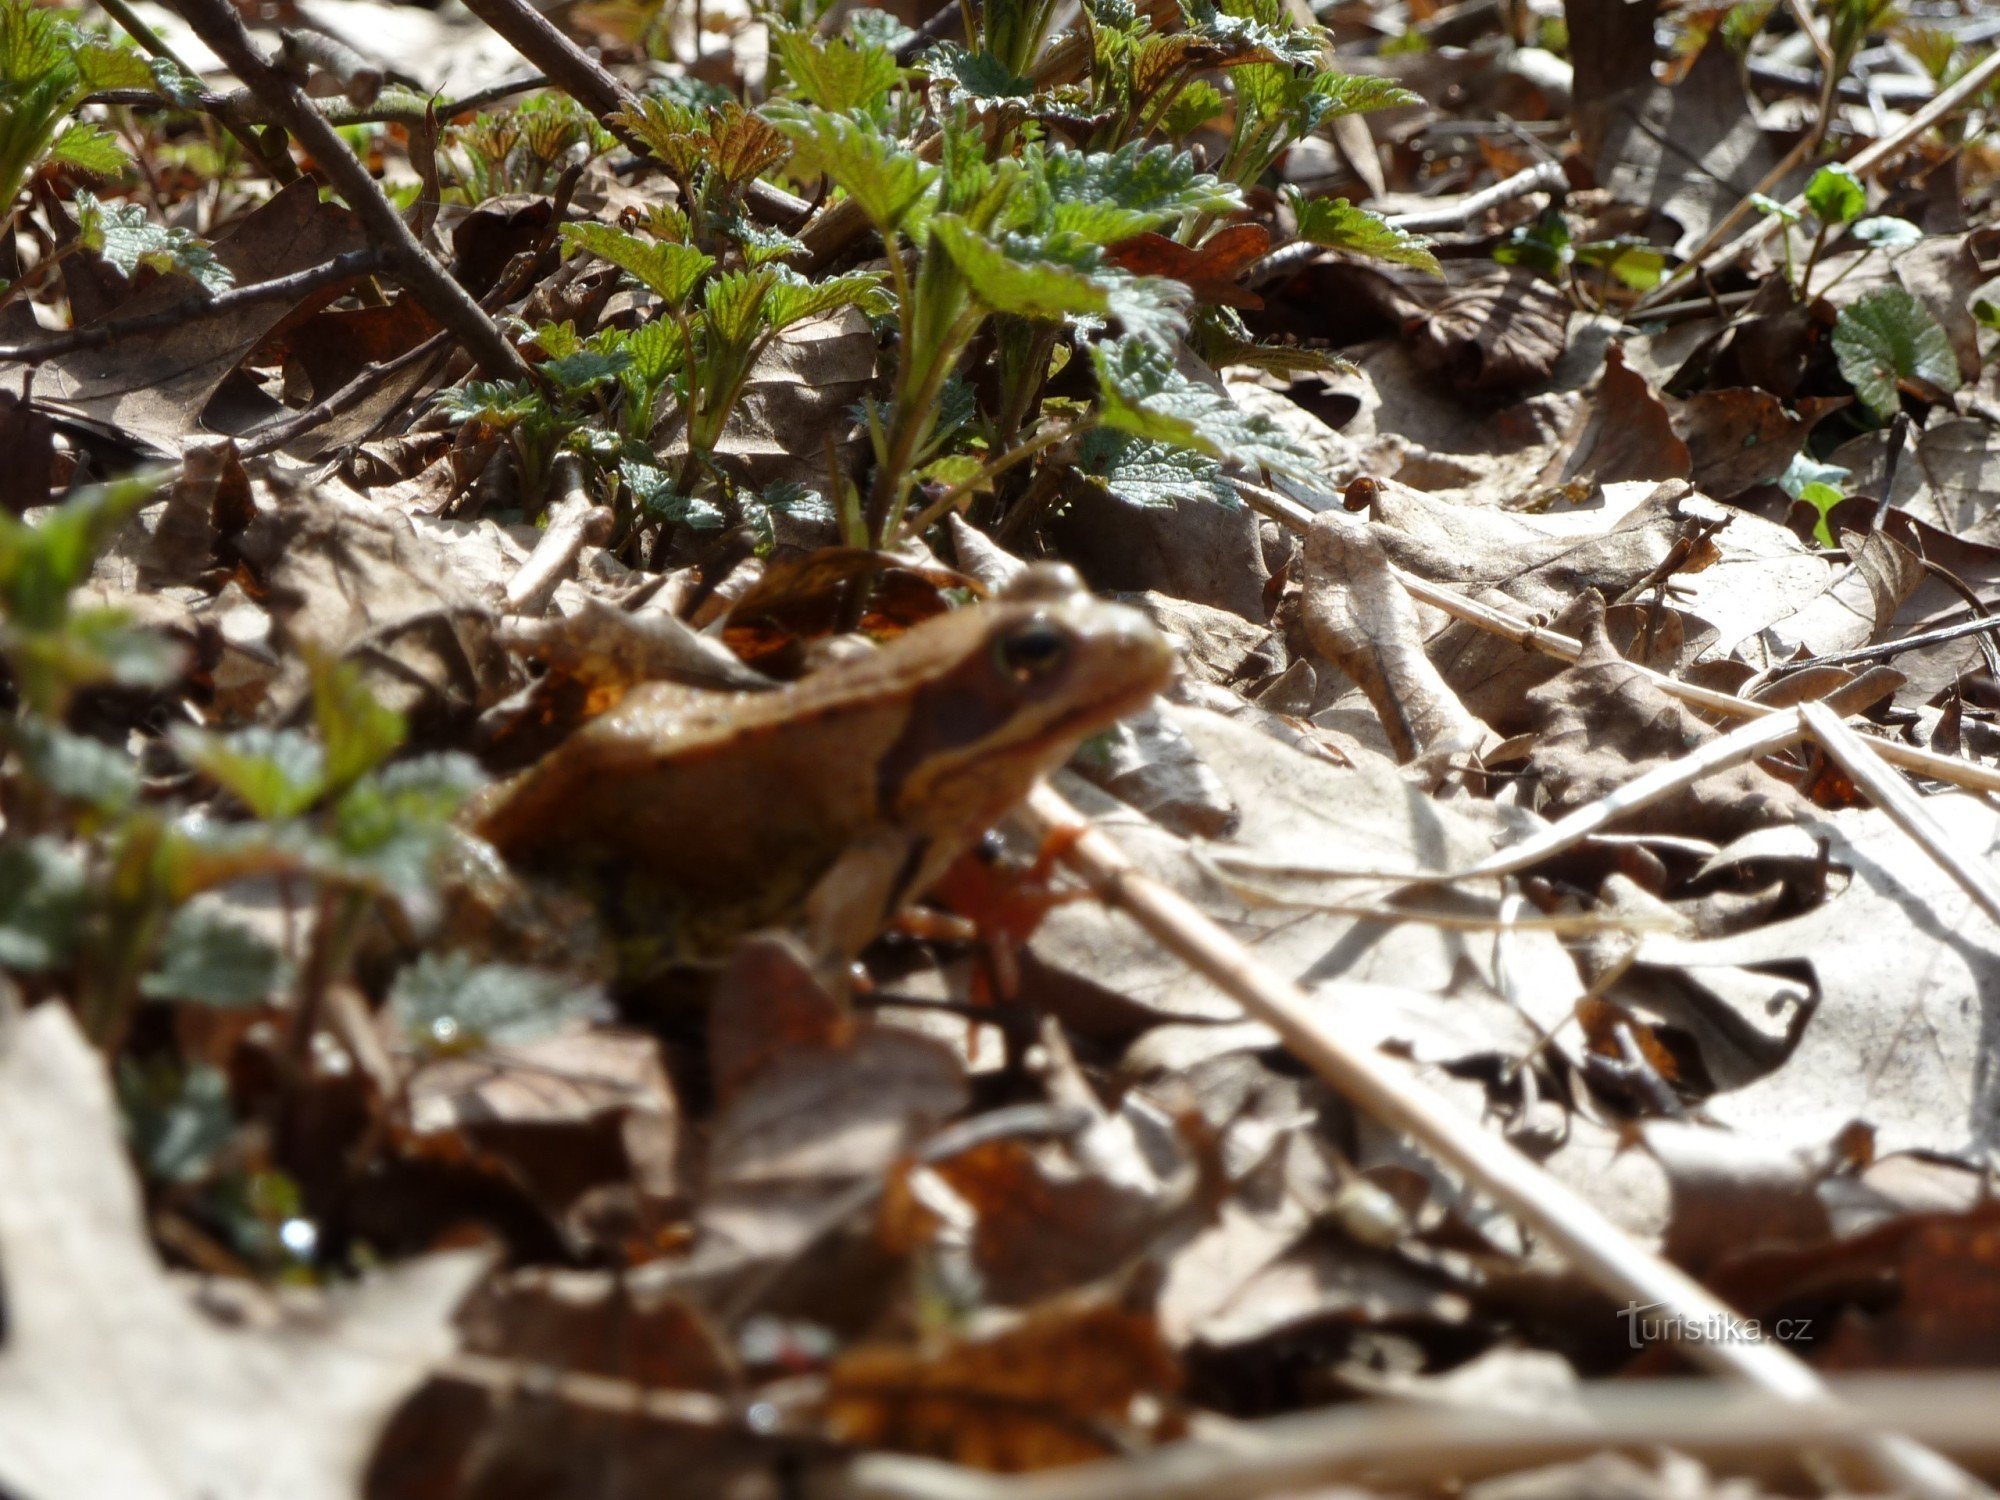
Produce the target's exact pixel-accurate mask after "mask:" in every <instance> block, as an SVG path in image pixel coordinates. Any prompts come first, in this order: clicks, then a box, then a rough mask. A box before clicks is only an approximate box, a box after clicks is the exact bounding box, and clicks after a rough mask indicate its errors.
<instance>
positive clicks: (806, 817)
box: [466, 568, 1174, 958]
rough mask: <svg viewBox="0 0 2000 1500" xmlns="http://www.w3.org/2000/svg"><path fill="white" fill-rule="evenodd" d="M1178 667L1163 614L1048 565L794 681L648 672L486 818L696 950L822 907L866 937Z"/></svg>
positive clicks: (493, 795)
mask: <svg viewBox="0 0 2000 1500" xmlns="http://www.w3.org/2000/svg"><path fill="white" fill-rule="evenodd" d="M1173 670H1174V653H1173V651H1172V649H1171V648H1170V647H1169V645H1168V643H1167V640H1166V638H1165V637H1163V636H1162V635H1161V634H1160V632H1159V631H1158V630H1156V629H1155V628H1154V627H1153V625H1152V624H1151V623H1150V622H1149V621H1148V620H1147V619H1146V618H1145V617H1144V616H1143V615H1141V614H1139V613H1138V612H1137V611H1136V610H1133V609H1129V608H1127V607H1125V606H1123V605H1118V604H1112V603H1109V602H1107V601H1104V600H1101V599H1097V598H1095V597H1093V596H1092V595H1090V594H1089V593H1087V592H1085V591H1084V590H1083V588H1082V586H1081V584H1080V583H1079V581H1078V580H1077V578H1076V575H1075V574H1074V573H1072V572H1071V571H1070V570H1069V569H1067V568H1033V569H1030V570H1029V571H1028V572H1027V573H1026V574H1024V575H1023V576H1022V577H1021V578H1020V579H1019V580H1018V581H1017V582H1016V584H1015V585H1014V586H1012V587H1011V588H1009V589H1008V591H1007V592H1006V593H1005V594H1003V595H1002V596H1001V597H999V598H997V599H995V600H993V601H991V602H988V603H984V604H978V605H974V606H971V607H968V608H965V609H960V610H954V611H952V612H950V613H948V614H945V615H941V616H938V617H937V618H934V619H931V620H927V621H925V622H924V623H923V624H921V625H918V626H916V627H914V628H913V629H911V630H910V631H909V632H908V633H907V634H905V635H903V636H901V637H900V638H898V639H897V640H895V641H893V642H891V643H889V644H888V645H885V646H883V647H881V648H880V649H879V650H876V651H873V652H871V653H869V654H868V655H866V656H865V657H863V658H860V659H858V660H853V661H848V662H843V663H840V664H838V665H835V666H831V667H827V668H824V669H822V670H820V671H818V672H816V673H814V674H813V675H811V676H810V677H807V678H806V679H804V680H803V681H800V682H797V683H794V684H791V685H790V686H787V687H784V688H781V689H778V690H776V691H774V692H769V693H750V694H734V695H715V694H699V695H690V694H689V693H688V692H687V691H686V690H685V689H681V688H677V687H673V686H670V685H667V684H657V683H655V684H646V685H643V686H640V687H638V688H635V689H633V690H632V691H631V692H630V693H629V694H627V696H626V697H625V698H624V699H623V700H622V701H621V702H620V703H619V704H618V705H617V706H616V707H615V708H613V709H611V710H610V711H609V712H607V713H605V714H604V715H602V716H601V717H599V718H597V719H594V720H592V721H591V722H590V723H588V724H586V725H585V726H584V727H583V728H582V729H580V730H578V731H577V732H576V733H575V734H573V735H571V736H570V737H569V738H568V739H567V740H565V741H564V742H563V743H562V744H561V745H559V746H558V747H557V748H556V749H555V750H553V751H551V752H550V753H549V754H548V755H546V756H544V757H543V758H542V759H541V760H540V761H538V762H537V763H536V764H535V765H533V766H532V767H530V768H529V769H528V770H526V771H525V772H523V773H521V774H520V775H518V776H516V777H514V778H513V779H511V780H509V781H506V782H503V783H501V784H500V785H498V786H496V787H494V788H492V789H490V790H489V791H488V792H487V793H486V794H485V795H483V796H482V797H481V798H480V799H479V800H478V801H477V802H475V804H474V805H473V806H472V807H471V808H469V809H468V811H467V815H466V821H467V824H468V826H469V827H470V828H471V830H472V831H473V832H475V833H476V834H478V835H479V836H480V837H482V838H483V839H485V840H486V841H488V842H489V843H490V844H492V845H493V846H494V847H495V848H496V849H498V850H499V852H500V853H501V854H502V855H503V856H504V857H505V858H506V859H507V861H508V862H509V863H510V864H511V865H512V866H514V867H515V868H516V869H518V870H521V871H524V872H528V873H531V874H535V875H546V876H553V877H557V878H559V879H561V880H562V881H563V883H564V884H565V885H567V886H569V887H570V888H571V889H572V890H588V891H590V892H592V893H593V894H594V896H595V898H596V899H597V900H598V901H599V902H600V903H602V904H603V905H604V906H605V908H606V915H607V916H608V917H609V919H610V924H611V925H612V926H613V927H614V928H615V929H619V930H620V931H621V932H622V933H625V934H631V933H632V932H634V931H635V929H638V930H645V929H650V932H649V936H651V937H652V938H654V939H656V940H657V941H658V943H659V944H660V946H661V947H662V948H664V949H666V950H668V951H671V952H672V953H673V954H675V955H676V956H686V957H702V956H715V955H718V954H719V953H720V952H721V951H722V950H723V949H725V948H726V947H727V946H728V944H729V942H730V941H731V940H732V939H734V938H735V937H738V936H740V935H742V934H743V933H745V932H747V931H750V930H752V929H754V928H759V927H768V926H774V925H791V924H793V923H795V922H799V921H800V920H801V918H802V923H803V927H804V929H805V933H806V936H807V940H808V942H809V944H810V945H811V947H812V948H813V949H814V950H815V951H817V952H818V953H820V954H821V955H823V956H825V957H828V958H842V957H849V956H852V955H853V954H855V953H857V952H858V951H859V950H860V949H861V948H862V947H863V946H864V945H865V944H866V943H867V942H868V941H869V940H870V939H872V938H873V937H875V936H876V935H877V934H878V933H879V932H880V931H881V930H882V928H883V926H884V925H885V924H886V923H887V922H888V920H889V919H890V918H891V917H892V916H893V915H894V914H895V913H896V911H897V910H898V909H899V908H900V907H902V906H903V905H904V904H906V903H907V902H910V901H912V900H914V899H915V898H917V897H919V896H921V895H922V894H923V893H924V892H925V891H926V890H927V889H928V888H929V887H930V886H931V885H932V884H933V883H934V882H935V881H936V880H937V879H938V877H939V876H940V875H942V874H943V872H944V871H945V869H946V868H947V867H948V866H950V864H951V863H952V862H953V861H954V860H955V859H957V858H958V857H959V855H961V854H963V853H964V852H965V851H966V850H968V849H969V848H971V847H972V846H973V845H974V844H975V843H976V842H977V841H978V840H979V838H980V837H981V835H983V834H984V833H985V831H986V830H987V829H988V828H990V827H991V826H992V825H993V823H994V822H995V821H996V820H998V819H999V818H1000V817H1001V815H1002V814H1004V813H1005V812H1006V811H1007V810H1008V808H1009V807H1011V806H1012V805H1013V804H1014V803H1016V802H1018V801H1019V800H1020V799H1021V798H1022V797H1023V796H1024V795H1026V793H1027V792H1028V791H1029V789H1030V788H1031V787H1032V786H1033V785H1034V783H1035V781H1036V780H1037V779H1039V778H1040V777H1042V776H1044V775H1046V774H1047V773H1048V772H1049V771H1051V770H1053V769H1054V768H1055V767H1057V766H1059V765H1061V764H1062V762H1063V761H1064V760H1066V759H1067V758H1068V757H1069V755H1070V753H1071V752H1072V751H1073V750H1074V749H1075V748H1076V746H1077V744H1078V742H1079V741H1081V740H1083V739H1085V738H1087V737H1088V736H1090V735H1092V734H1095V733H1097V732H1098V731H1100V730H1102V729H1105V728H1107V727H1109V726H1110V725H1111V724H1112V723H1114V722H1115V721H1116V720H1118V719H1119V718H1121V717H1123V716H1124V715H1126V714H1128V713H1131V712H1133V711H1134V710H1135V709H1138V708H1140V707H1142V706H1143V705H1144V704H1145V703H1146V702H1147V701H1148V700H1149V699H1150V698H1151V697H1152V696H1153V694H1154V693H1155V692H1157V691H1158V690H1159V689H1160V688H1161V687H1162V686H1163V685H1164V684H1165V683H1166V682H1167V680H1168V678H1169V677H1170V676H1171V675H1172V673H1173ZM662 929H671V930H662Z"/></svg>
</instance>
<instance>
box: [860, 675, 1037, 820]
mask: <svg viewBox="0 0 2000 1500" xmlns="http://www.w3.org/2000/svg"><path fill="white" fill-rule="evenodd" d="M1023 696H1024V694H1023V691H1022V689H1021V686H1020V685H1019V684H1017V683H1014V682H1010V681H1008V680H1006V679H1005V678H1003V677H1001V676H1000V675H999V674H998V673H997V672H995V671H994V670H993V668H992V666H991V665H990V664H989V662H988V660H987V656H986V653H985V652H979V653H978V654H976V655H975V656H973V657H972V658H971V659H969V660H968V661H966V662H965V663H964V664H963V665H961V666H959V667H958V668H957V669H956V670H954V671H953V672H952V673H951V674H950V675H948V676H946V677H943V678H940V679H939V680H938V681H936V682H933V683H930V684H928V685H927V686H925V687H923V688H921V689H919V690H918V691H917V692H915V693H913V694H911V696H910V711H909V716H908V717H907V718H906V719H905V720H904V721H903V731H902V733H901V734H899V735H898V736H897V737H896V742H895V743H894V744H893V745H891V746H890V747H889V750H888V753H887V754H885V755H884V756H883V757H882V760H881V763H880V764H879V765H878V766H877V767H876V768H875V799H876V802H875V805H876V806H877V807H878V808H880V809H882V810H883V811H885V812H886V811H888V810H889V809H890V808H893V807H894V806H895V805H896V802H897V797H898V794H899V793H901V791H902V789H903V783H904V782H905V781H907V780H908V779H909V778H910V775H911V773H913V772H914V771H916V770H917V769H918V768H919V767H921V766H923V765H925V764H926V763H928V762H929V761H930V760H932V759H933V758H935V757H936V756H938V755H940V754H945V753H948V752H950V751H953V750H963V749H965V748H967V747H968V746H972V745H977V744H979V743H980V742H981V741H982V740H986V739H990V738H991V737H992V736H993V734H994V733H995V732H996V731H997V730H999V729H1000V728H1001V727H1002V726H1004V725H1005V724H1006V723H1007V722H1008V721H1009V720H1010V719H1012V718H1013V717H1014V716H1015V714H1017V713H1018V712H1019V711H1020V707H1021V700H1022V698H1023Z"/></svg>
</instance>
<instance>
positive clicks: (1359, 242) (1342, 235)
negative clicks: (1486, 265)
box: [1286, 188, 1444, 276]
mask: <svg viewBox="0 0 2000 1500" xmlns="http://www.w3.org/2000/svg"><path fill="white" fill-rule="evenodd" d="M1286 193H1287V201H1288V202H1289V203H1290V204H1291V207H1292V213H1293V214H1294V215H1295V216H1296V217H1297V219H1298V225H1299V238H1300V239H1302V240H1308V241H1310V242H1311V243H1313V244H1315V245H1327V246H1330V247H1332V248H1333V249H1336V250H1345V251H1347V252H1348V253H1349V254H1350V255H1363V256H1366V257H1368V258H1369V259H1370V260H1385V261H1388V262H1390V263H1391V264H1394V265H1399V266H1411V267H1414V268H1415V269H1417V270H1419V271H1426V272H1428V273H1429V274H1431V275H1432V276H1442V275H1443V274H1444V272H1443V271H1442V270H1441V269H1440V268H1439V266H1438V263H1437V257H1436V256H1435V255H1433V254H1431V252H1430V245H1429V242H1428V241H1426V240H1425V239H1424V238H1423V236H1421V235H1415V234H1411V233H1410V232H1409V231H1408V230H1406V229H1398V228H1397V227H1396V226H1395V225H1393V224H1391V223H1390V222H1389V221H1388V220H1387V219H1385V218H1383V217H1382V216H1381V215H1380V214H1373V213H1370V212H1369V211H1368V210H1367V209H1365V208H1356V207H1355V206H1354V205H1353V204H1351V203H1349V202H1348V201H1347V200H1346V199H1345V198H1308V197H1306V196H1305V195H1304V194H1302V193H1301V192H1299V190H1298V189H1297V188H1288V189H1286Z"/></svg>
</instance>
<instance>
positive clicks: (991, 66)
mask: <svg viewBox="0 0 2000 1500" xmlns="http://www.w3.org/2000/svg"><path fill="white" fill-rule="evenodd" d="M921 61H922V62H923V65H924V66H925V67H927V68H929V69H930V70H931V72H932V73H933V74H938V73H942V74H947V75H949V76H950V77H951V79H952V80H953V81H954V82H955V83H957V85H958V86H959V88H961V89H962V90H964V91H965V92H966V93H967V94H970V95H971V96H972V97H973V98H975V99H1027V98H1030V97H1032V96H1033V94H1034V92H1035V80H1034V79H1032V78H1023V77H1021V76H1019V75H1018V74H1016V73H1011V72H1009V71H1008V70H1007V67H1006V65H1005V64H1003V63H1002V62H1001V61H1000V59H999V58H997V57H995V56H994V55H993V54H992V53H991V52H973V51H970V50H968V49H967V48H964V47H961V46H959V45H958V44H957V43H956V42H944V43H941V44H939V45H938V46H935V47H933V48H931V49H930V51H928V52H926V53H925V54H924V55H923V58H922V59H921Z"/></svg>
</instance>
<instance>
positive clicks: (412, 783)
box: [333, 753, 485, 893]
mask: <svg viewBox="0 0 2000 1500" xmlns="http://www.w3.org/2000/svg"><path fill="white" fill-rule="evenodd" d="M484 783H485V777H484V776H482V775H481V774H480V770H479V766H478V763H477V762H476V761H474V760H473V759H472V758H471V757H470V756H466V755H458V754H455V753H452V754H440V755H420V756H417V757H415V758H414V759H411V760H406V761H401V762H399V763H398V764H396V765H393V766H390V767H389V768H388V769H386V770H384V771H381V772H379V773H377V774H376V775H373V776H364V777H362V778H361V779H360V780H359V781H357V782H355V783H354V785H353V786H351V787H350V788H348V790H347V792H346V793H345V794H344V795H343V796H342V797H341V799H340V801H339V802H338V803H336V804H335V805H334V809H333V837H334V842H335V844H336V845H337V846H338V849H339V851H340V855H341V858H342V861H343V864H342V867H341V873H343V874H345V875H346V876H348V877H349V878H352V879H357V880H360V881H362V882H363V883H365V884H371V885H376V886H380V887H382V888H384V889H387V890H391V891H398V892H403V893H417V892H421V891H423V890H424V889H426V887H427V886H428V884H429V882H430V878H431V874H432V870H433V867H434V865H435V863H436V860H437V856H438V851H439V850H440V848H442V847H443V845H444V843H445V841H446V840H447V839H448V838H449V837H450V836H451V820H452V818H453V817H455V816H456V815H457V813H458V810H459V809H460V808H461V807H463V806H464V805H465V801H466V799H467V798H468V797H470V796H471V795H472V794H473V793H474V792H476V791H477V790H478V789H479V788H480V787H481V786H482V785H483V784H484Z"/></svg>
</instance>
